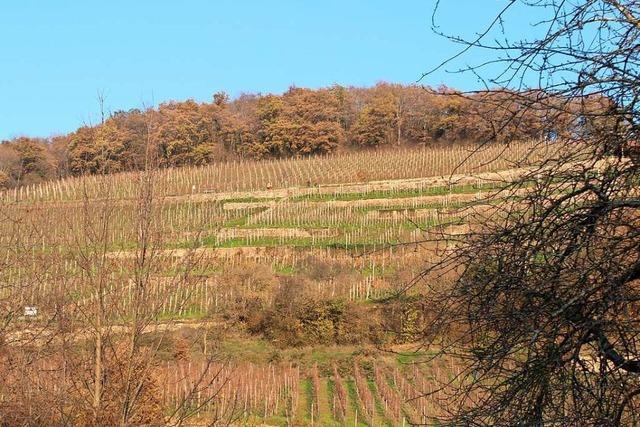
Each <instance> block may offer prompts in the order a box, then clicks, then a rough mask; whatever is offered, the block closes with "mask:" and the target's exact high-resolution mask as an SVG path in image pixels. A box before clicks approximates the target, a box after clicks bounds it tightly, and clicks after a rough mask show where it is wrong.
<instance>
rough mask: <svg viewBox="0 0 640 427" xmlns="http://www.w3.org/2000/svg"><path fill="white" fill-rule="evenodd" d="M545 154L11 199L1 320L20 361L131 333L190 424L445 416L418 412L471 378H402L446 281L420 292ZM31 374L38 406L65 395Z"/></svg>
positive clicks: (457, 152)
mask: <svg viewBox="0 0 640 427" xmlns="http://www.w3.org/2000/svg"><path fill="white" fill-rule="evenodd" d="M531 147H532V145H530V144H527V143H520V144H513V145H512V146H511V147H510V148H509V149H508V150H506V151H505V149H504V147H499V146H490V147H488V148H487V147H485V148H482V149H480V150H478V149H477V148H474V147H471V146H456V147H453V148H439V149H413V150H398V151H390V152H384V153H382V152H365V153H353V154H344V155H337V156H324V157H314V158H307V159H298V160H292V159H286V160H284V159H283V160H263V161H241V162H238V161H236V162H230V163H222V164H215V165H210V166H205V167H198V168H179V169H169V170H164V171H151V172H149V173H144V172H137V173H124V174H117V175H111V176H88V177H82V178H69V179H65V180H60V181H51V182H45V183H42V184H37V185H32V186H25V187H20V188H16V189H13V190H7V191H6V192H5V193H3V196H2V197H3V200H4V201H3V204H2V214H3V215H4V216H5V218H7V219H10V220H8V221H3V222H2V230H1V231H2V233H1V234H0V244H1V245H2V247H3V248H4V251H6V253H7V256H6V259H5V260H4V264H3V266H4V268H3V269H2V273H1V274H2V280H3V283H6V284H8V286H7V287H6V288H5V289H4V290H3V293H2V304H3V306H5V307H7V308H8V310H9V312H11V313H13V315H14V316H15V318H16V319H17V321H15V322H13V323H11V322H10V323H9V324H8V326H7V330H6V331H5V332H6V333H7V336H9V337H11V340H12V342H11V343H10V345H14V346H20V345H26V344H27V343H29V345H44V343H49V344H48V345H49V346H50V345H51V343H61V342H67V343H75V344H73V345H72V346H75V345H81V344H82V343H86V344H87V345H90V344H91V342H92V341H93V340H94V338H93V336H94V335H95V334H96V328H100V329H98V330H100V331H101V334H100V335H101V336H102V335H103V336H102V339H104V340H108V341H109V342H112V343H113V344H114V345H116V343H117V342H119V340H120V337H126V336H128V335H130V334H134V331H137V334H136V335H135V336H137V337H138V338H137V339H139V340H140V343H139V344H137V345H139V348H140V349H146V350H145V351H146V352H149V353H150V356H149V360H151V361H153V364H154V366H155V368H154V369H153V372H154V378H159V379H158V380H157V381H156V383H155V386H154V387H156V388H157V389H158V391H159V392H161V395H162V398H161V399H160V401H159V402H158V404H159V405H161V407H163V408H172V407H175V408H179V407H180V404H179V402H182V404H184V402H187V404H188V407H189V408H191V409H190V411H193V412H192V413H191V412H190V413H189V414H190V415H189V418H190V419H191V422H195V423H196V424H197V423H198V422H203V423H206V422H207V421H206V420H210V419H211V417H214V416H215V415H216V414H217V416H219V417H221V418H224V419H227V420H234V422H241V423H248V424H254V423H262V422H264V423H268V424H278V425H285V424H290V423H292V422H298V423H303V424H309V423H311V422H312V420H313V423H314V424H320V425H342V424H343V423H350V424H352V423H356V419H357V423H359V424H362V425H380V424H388V425H395V424H399V423H402V422H407V421H414V422H415V421H426V420H428V419H429V418H428V417H432V416H435V415H437V414H438V413H439V410H440V409H439V408H438V405H439V403H438V399H436V398H435V397H433V396H431V397H428V398H427V397H426V396H425V397H421V398H417V399H412V398H413V397H417V396H420V395H422V394H423V393H425V392H430V391H433V390H436V389H437V385H438V382H439V381H441V380H444V379H446V378H447V377H448V376H450V375H455V373H456V372H457V371H456V370H458V369H460V368H458V367H456V366H454V365H446V363H445V365H439V364H436V365H433V364H426V365H425V364H420V365H412V364H410V363H409V364H407V363H406V362H410V361H412V360H417V359H418V358H419V356H420V355H425V354H426V353H424V349H423V350H421V351H420V352H418V353H414V352H413V350H415V349H416V348H417V347H415V345H414V342H415V341H416V340H417V339H418V338H419V334H420V319H423V318H424V316H429V315H430V313H429V307H428V298H427V299H425V296H427V295H428V292H429V291H428V289H429V287H430V286H441V285H443V284H444V283H445V282H446V280H447V279H446V277H438V278H436V277H432V278H429V277H427V278H423V280H421V281H420V282H416V283H413V279H414V278H415V277H417V275H418V273H419V272H420V270H421V269H422V268H423V266H424V265H425V264H426V263H428V262H429V261H430V260H433V259H434V257H437V256H438V251H439V250H443V249H446V248H445V247H442V246H440V248H438V246H437V245H435V244H434V243H430V241H429V240H430V237H435V236H439V237H442V236H450V238H455V236H458V235H460V234H464V233H465V232H466V230H467V227H468V224H469V222H470V221H473V217H474V215H476V214H478V213H479V212H484V211H486V210H487V209H491V204H492V203H494V201H491V200H489V199H488V197H489V195H491V194H495V193H496V192H497V191H499V189H500V188H501V187H502V186H503V185H504V184H505V183H508V182H509V181H510V180H511V179H513V178H514V177H518V176H519V175H520V174H521V173H522V171H524V170H525V169H523V168H524V167H525V166H526V165H524V164H521V163H520V162H519V160H520V159H521V158H523V156H524V155H525V154H529V155H528V158H529V160H530V161H531V160H532V159H534V158H536V155H531V153H529V149H530V148H531ZM538 150H539V149H538ZM536 153H537V152H536ZM539 154H541V153H539ZM464 159H467V160H466V161H463V160H464ZM443 281H444V282H443ZM410 284H412V286H411V287H410V288H407V286H408V285H410ZM404 290H406V292H405V293H404V294H403V296H401V297H399V298H397V297H395V296H397V295H398V292H399V291H404ZM416 296H421V298H415V297H416ZM25 307H35V308H36V309H37V316H25V315H24V313H23V311H24V308H25ZM96 310H97V311H96ZM62 319H65V320H64V323H65V328H64V330H61V329H59V327H57V326H55V325H57V324H58V323H59V322H60V321H61V320H62ZM96 319H99V321H100V322H99V324H96V323H95V322H96ZM134 319H138V320H134ZM100 325H102V326H100ZM105 328H106V329H105ZM61 340H62V341H61ZM68 345H71V344H68ZM117 345H122V344H117ZM141 351H142V350H141ZM145 354H146V353H145ZM112 357H113V356H112ZM39 363H41V364H43V366H55V365H56V364H57V363H60V360H59V359H58V358H57V356H56V355H55V352H54V353H53V354H51V355H50V356H46V357H43V358H42V359H41V360H40V361H39ZM110 363H116V362H115V360H111V361H110ZM438 363H444V362H438ZM25 369H26V372H29V375H35V376H37V377H38V378H39V380H38V381H39V382H41V383H42V384H45V386H44V390H43V389H42V386H40V392H42V393H44V392H45V390H46V389H47V387H49V386H53V385H54V384H55V383H56V381H60V379H58V380H56V379H55V378H56V377H55V375H57V374H55V375H54V376H53V377H52V375H53V374H51V373H47V372H55V371H56V370H55V369H54V370H51V371H50V370H46V371H43V370H38V369H35V367H34V366H33V365H30V366H28V367H25ZM434 396H439V394H438V393H436V395H434ZM183 409H184V408H183ZM180 411H182V409H180ZM180 411H178V412H179V413H180V414H183V415H185V413H183V412H180ZM185 416H186V415H185ZM193 417H195V418H193ZM193 420H196V421H193ZM198 420H199V421H198ZM402 420H404V421H402Z"/></svg>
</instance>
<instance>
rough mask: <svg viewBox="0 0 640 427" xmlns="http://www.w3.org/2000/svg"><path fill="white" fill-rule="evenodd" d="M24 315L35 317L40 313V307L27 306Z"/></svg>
mask: <svg viewBox="0 0 640 427" xmlns="http://www.w3.org/2000/svg"><path fill="white" fill-rule="evenodd" d="M24 315H25V316H28V317H35V316H37V315H38V307H32V306H27V307H25V308H24Z"/></svg>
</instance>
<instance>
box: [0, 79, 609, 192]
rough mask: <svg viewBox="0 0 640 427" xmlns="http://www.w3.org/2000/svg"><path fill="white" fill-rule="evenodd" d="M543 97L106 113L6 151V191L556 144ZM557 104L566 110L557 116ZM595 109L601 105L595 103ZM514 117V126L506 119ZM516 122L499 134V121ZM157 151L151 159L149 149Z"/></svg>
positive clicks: (329, 93) (378, 95) (2, 175)
mask: <svg viewBox="0 0 640 427" xmlns="http://www.w3.org/2000/svg"><path fill="white" fill-rule="evenodd" d="M538 96H539V94H536V93H534V92H527V93H518V94H517V96H514V93H513V92H508V91H504V90H494V91H482V92H478V93H475V94H471V95H469V94H464V95H463V94H461V93H460V92H457V91H455V90H453V89H450V88H448V87H445V86H441V87H438V88H436V89H432V88H429V87H424V86H420V85H408V86H407V85H400V84H391V83H379V84H377V85H376V86H374V87H371V88H357V87H342V86H338V85H334V86H331V87H328V88H321V89H305V88H296V87H291V88H290V89H289V90H288V91H287V92H285V93H284V94H282V95H261V94H242V95H240V96H238V97H237V98H235V99H233V100H232V99H230V97H229V96H228V95H227V94H226V93H224V92H220V93H216V94H214V95H213V97H212V101H211V102H208V103H207V102H205V103H198V102H196V101H193V100H186V101H182V102H176V101H171V102H166V103H162V104H160V105H159V106H158V107H157V108H148V109H132V110H129V111H114V112H104V113H103V114H102V117H103V118H102V119H101V120H100V123H98V124H94V125H84V126H82V127H80V128H78V129H77V130H76V131H74V132H71V133H69V134H67V135H58V136H53V137H50V138H32V137H25V136H21V137H16V138H13V139H11V140H9V141H3V143H2V144H0V188H12V187H15V186H19V185H29V184H34V183H38V182H40V181H43V180H50V179H56V178H64V177H68V176H79V175H84V174H107V173H117V172H123V171H136V170H143V169H144V168H145V162H147V161H149V159H150V158H152V159H153V161H154V165H157V166H160V167H179V166H185V165H193V166H201V165H205V164H210V163H213V162H217V161H225V160H233V159H238V158H256V159H261V158H282V157H299V156H308V155H314V154H329V153H334V152H340V151H344V150H358V149H365V148H377V147H396V146H405V147H406V146H431V145H447V144H464V143H469V142H479V141H488V140H499V139H500V135H509V137H510V138H515V139H520V140H526V139H537V138H541V137H553V138H555V137H557V136H559V135H561V134H563V133H565V134H566V133H567V132H569V131H570V127H571V126H570V125H571V122H570V121H569V119H568V117H571V115H570V114H568V113H567V111H566V108H564V106H563V105H562V104H563V103H564V102H563V100H562V99H557V100H552V101H550V100H549V99H548V97H547V98H545V101H544V105H542V104H541V103H540V102H539V100H538V99H537V98H538ZM551 103H554V104H557V108H552V106H550V104H551ZM596 104H601V102H600V103H598V102H596ZM507 118H509V120H507ZM496 122H500V123H508V129H496V127H495V126H492V123H496ZM147 150H149V151H147Z"/></svg>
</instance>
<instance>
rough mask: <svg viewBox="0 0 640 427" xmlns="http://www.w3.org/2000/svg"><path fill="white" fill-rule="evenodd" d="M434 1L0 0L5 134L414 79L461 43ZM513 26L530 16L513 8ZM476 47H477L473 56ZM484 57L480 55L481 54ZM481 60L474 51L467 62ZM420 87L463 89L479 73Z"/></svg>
mask: <svg viewBox="0 0 640 427" xmlns="http://www.w3.org/2000/svg"><path fill="white" fill-rule="evenodd" d="M442 3H443V5H442V10H441V13H440V14H439V16H440V18H439V23H440V24H441V25H442V27H443V28H444V29H446V30H448V31H450V32H453V33H463V34H467V35H468V34H471V33H472V32H473V31H479V30H480V29H481V28H482V27H483V25H485V24H486V23H487V22H488V20H489V19H490V17H491V16H492V15H493V14H495V12H496V11H497V10H499V9H500V8H502V7H503V6H504V5H505V4H506V0H442ZM433 5H434V1H433V0H422V1H419V0H415V1H414V0H396V1H390V0H366V1H365V0H353V1H350V0H342V1H340V0H322V1H317V0H316V1H311V0H308V1H303V0H299V1H294V0H281V1H277V0H271V1H267V0H263V1H258V0H245V1H242V0H235V1H227V0H183V1H177V0H127V1H124V0H109V1H108V0H103V1H93V0H74V1H72V0H2V2H1V3H0V40H1V49H0V139H5V138H10V137H14V136H18V135H30V136H49V135H52V134H56V133H65V132H69V131H71V130H74V129H75V128H77V127H78V126H80V125H81V124H83V123H91V122H94V123H95V122H96V120H97V118H98V113H97V111H98V107H97V101H96V95H97V93H98V92H99V91H102V92H103V93H104V94H105V96H106V102H105V104H106V107H107V109H108V110H111V111H115V110H120V109H124V110H126V109H129V108H134V107H141V106H142V105H147V106H148V105H157V104H158V103H160V102H163V101H167V100H184V99H187V98H193V99H196V100H199V101H208V100H210V99H211V95H212V94H213V93H215V92H216V91H220V90H224V91H227V92H228V93H229V94H231V95H232V96H237V95H238V94H240V93H242V92H262V93H268V92H274V93H280V92H283V91H284V90H286V89H287V88H288V87H289V86H290V85H293V84H295V85H296V86H300V87H321V86H328V85H331V84H334V83H338V84H342V85H356V86H369V85H373V84H375V83H376V82H378V81H381V80H385V81H390V82H399V83H411V82H414V81H416V79H418V78H419V76H420V74H421V73H422V72H423V71H425V70H427V69H429V68H430V67H432V66H434V65H436V64H437V63H438V62H439V61H440V60H442V59H444V58H445V57H446V56H448V55H449V54H451V53H452V52H453V51H454V50H455V49H456V47H455V45H453V44H451V43H450V42H448V41H446V40H445V39H442V38H440V37H437V36H436V35H434V33H433V32H432V31H431V29H430V28H431V12H432V8H433ZM511 16H512V19H513V21H512V23H513V28H515V29H522V28H526V26H527V25H528V23H529V21H528V18H527V17H526V16H523V15H522V14H518V13H517V11H516V13H512V15H511ZM472 55H473V54H472ZM478 58H479V57H478V56H477V54H476V58H475V59H478ZM472 59H474V58H473V57H471V58H469V57H466V58H465V61H467V60H472ZM424 83H427V84H431V85H437V84H440V83H446V84H448V85H450V86H455V87H460V88H464V89H468V88H472V87H474V85H475V84H476V82H475V81H474V79H473V77H472V76H466V77H462V76H457V75H451V74H447V73H446V72H444V71H443V72H439V73H436V74H435V75H433V76H431V77H430V78H429V79H428V80H427V81H425V82H424Z"/></svg>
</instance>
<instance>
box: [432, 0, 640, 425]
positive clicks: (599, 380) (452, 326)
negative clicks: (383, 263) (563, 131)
mask: <svg viewBox="0 0 640 427" xmlns="http://www.w3.org/2000/svg"><path fill="white" fill-rule="evenodd" d="M438 3H439V2H438ZM505 3H506V5H505V6H504V8H503V9H502V10H501V12H500V13H499V15H498V16H496V17H495V19H494V20H493V21H492V22H491V23H490V24H489V26H488V27H486V28H485V29H483V30H482V31H480V32H479V35H478V36H477V37H475V38H473V39H471V40H466V39H463V38H461V37H456V36H452V35H447V34H444V33H441V34H443V35H444V36H446V37H448V38H449V39H450V40H453V41H454V42H456V43H460V44H461V45H462V48H461V50H460V51H459V52H458V53H457V54H456V55H454V56H452V57H451V58H450V59H449V60H447V61H445V62H444V63H442V64H440V66H439V67H436V68H441V67H447V66H449V67H450V66H452V64H454V63H455V61H456V60H457V58H459V57H460V56H461V55H463V54H464V53H466V52H468V51H469V50H472V49H479V50H482V51H485V52H487V53H486V57H487V58H493V59H489V60H488V61H487V62H485V63H482V64H476V65H472V66H470V67H465V68H462V69H459V70H454V71H456V72H470V73H473V74H474V75H475V76H483V75H486V74H487V73H488V72H489V71H490V70H492V69H495V68H491V67H495V66H496V65H502V67H501V70H502V71H501V72H500V73H499V75H497V76H493V78H486V79H485V80H484V81H485V84H486V87H487V88H489V87H494V88H495V87H496V86H497V87H499V88H501V89H498V90H496V92H497V93H502V97H501V98H500V101H499V102H497V103H494V104H490V105H492V106H493V108H494V109H503V110H505V111H507V112H508V113H507V114H494V115H492V120H491V122H490V126H491V129H493V131H494V132H493V133H492V134H491V135H490V136H489V137H488V138H487V141H485V144H491V143H496V141H505V142H506V143H509V140H510V133H509V129H511V127H512V126H513V125H515V126H523V125H524V124H523V122H522V121H521V119H522V118H523V117H524V116H525V115H526V114H530V113H531V112H536V113H538V114H543V115H544V116H545V117H547V118H548V120H547V123H548V127H547V129H545V130H546V132H543V135H544V136H546V138H543V139H541V142H540V143H539V147H538V148H546V149H548V154H547V156H546V157H545V159H544V160H543V161H541V162H533V161H532V159H527V158H524V159H522V163H521V165H526V166H527V167H528V169H526V173H524V174H523V175H522V176H521V177H519V178H518V179H517V180H516V181H515V182H505V183H504V189H503V191H501V192H500V197H501V200H500V202H501V203H500V204H497V205H495V207H494V208H492V209H490V210H486V209H484V210H482V211H480V210H478V212H477V214H476V218H475V220H476V226H474V227H473V228H472V231H471V232H470V233H469V234H468V235H467V236H465V238H464V239H460V240H458V241H456V242H455V243H452V244H450V247H451V248H452V250H451V251H450V253H449V254H448V255H447V256H445V257H444V259H443V260H442V261H441V262H438V263H436V265H432V266H429V267H428V268H427V270H426V271H425V272H424V275H423V276H422V277H426V275H427V274H434V273H435V272H440V273H443V272H451V271H455V272H456V274H457V276H456V277H457V279H456V280H455V281H454V282H453V283H452V284H450V285H446V286H445V285H442V284H440V285H438V286H436V285H434V286H432V289H431V291H432V298H433V305H432V308H433V310H434V313H432V319H434V320H433V321H431V322H429V324H428V325H426V327H425V330H424V336H425V340H426V341H427V343H429V344H431V345H434V346H437V347H438V348H440V349H441V352H440V354H441V355H445V356H447V357H454V358H459V359H460V360H462V362H463V364H464V366H465V367H466V368H465V369H464V370H463V372H462V373H461V374H460V375H459V376H456V378H455V379H453V380H452V381H451V382H449V383H447V384H442V388H443V389H444V390H446V391H448V392H449V393H450V395H449V397H450V398H449V399H447V402H442V412H441V413H440V414H438V416H437V417H436V416H435V415H434V418H439V422H440V423H443V424H449V425H496V426H514V425H516V426H525V425H527V426H529V425H536V426H541V425H576V426H577V425H601V426H618V425H638V424H640V416H639V415H638V413H639V410H640V341H639V338H640V336H639V334H640V317H639V314H640V313H639V309H640V305H639V302H640V215H639V213H640V211H639V208H640V198H639V194H640V187H639V184H640V171H639V170H638V157H637V154H638V151H639V150H638V148H639V146H638V130H639V129H638V125H639V119H640V117H639V109H638V97H639V95H640V75H639V72H640V67H639V65H640V2H638V1H636V0H619V1H617V0H574V1H564V0H522V1H518V0H510V1H508V2H505ZM439 6H440V5H439V4H438V5H437V6H436V10H435V12H434V22H436V19H437V16H438V15H437V14H438V7H439ZM511 11H517V13H528V14H530V15H529V16H543V17H542V18H541V19H540V21H539V22H538V23H537V25H538V28H539V29H542V31H539V32H538V34H540V36H539V37H538V38H535V39H533V40H518V41H509V38H508V36H511V34H506V33H504V32H503V29H504V27H503V23H504V22H508V20H509V13H510V12H511ZM496 33H498V34H500V35H501V37H500V38H499V39H498V38H494V37H493V36H495V35H496ZM523 37H524V36H523ZM496 40H498V41H496ZM485 67H489V68H485ZM432 71H433V70H432ZM432 71H431V72H432ZM428 75H430V73H426V74H425V76H428ZM456 96H465V97H467V98H468V99H470V100H472V101H476V102H491V99H495V98H491V97H488V96H483V95H482V94H481V93H480V92H470V93H465V94H457V95H456ZM510 105H511V106H515V107H514V108H509V107H508V106H510ZM560 116H563V117H565V118H568V120H569V121H570V124H571V126H570V129H571V131H570V132H569V134H567V135H563V138H557V140H556V138H555V135H554V133H553V130H554V125H553V121H554V119H556V118H558V117H560ZM505 194H508V195H507V197H505ZM450 239H451V240H450V242H451V241H453V239H454V238H453V237H452V236H450ZM434 422H435V419H434Z"/></svg>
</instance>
